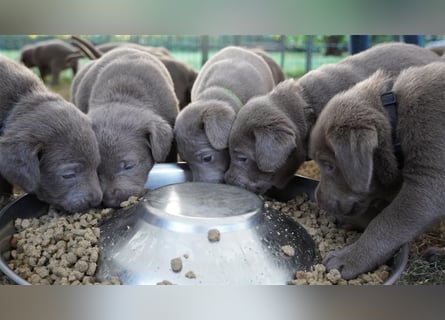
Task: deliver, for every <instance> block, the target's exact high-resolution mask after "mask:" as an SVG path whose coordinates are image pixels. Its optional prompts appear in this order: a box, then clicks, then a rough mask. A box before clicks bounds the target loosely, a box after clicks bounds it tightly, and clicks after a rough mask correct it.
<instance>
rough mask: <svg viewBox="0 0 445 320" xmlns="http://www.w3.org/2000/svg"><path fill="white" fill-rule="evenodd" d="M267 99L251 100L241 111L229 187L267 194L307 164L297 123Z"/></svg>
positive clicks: (227, 178)
mask: <svg viewBox="0 0 445 320" xmlns="http://www.w3.org/2000/svg"><path fill="white" fill-rule="evenodd" d="M271 103H272V102H271V101H270V100H268V99H267V98H266V97H258V98H254V99H252V100H250V101H249V102H248V103H247V104H246V105H245V106H244V107H243V108H241V110H240V111H239V112H238V115H237V118H236V120H235V122H234V124H233V126H232V130H231V132H230V138H229V150H230V166H229V169H228V171H227V172H226V175H225V181H226V182H227V183H229V184H233V185H238V186H241V187H244V188H246V189H248V190H250V191H253V192H256V193H264V192H266V191H267V190H268V189H269V188H271V187H272V186H276V187H278V188H282V187H284V186H285V185H286V183H287V182H288V181H289V179H290V178H291V177H292V175H293V174H294V172H295V170H296V169H297V168H298V166H299V165H300V164H301V163H302V162H303V161H304V159H305V157H306V152H305V151H304V147H303V143H302V139H301V138H300V133H299V131H298V130H297V128H296V126H295V124H294V122H292V121H291V120H290V119H289V118H288V117H287V116H286V115H285V114H284V113H283V112H281V111H280V110H279V109H277V108H274V107H273V104H271Z"/></svg>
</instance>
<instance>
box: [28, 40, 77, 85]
mask: <svg viewBox="0 0 445 320" xmlns="http://www.w3.org/2000/svg"><path fill="white" fill-rule="evenodd" d="M78 52H79V51H78V50H77V48H75V47H73V46H72V45H70V44H69V43H66V42H65V41H62V40H59V39H54V40H46V41H40V42H37V43H36V44H33V45H27V46H24V47H23V48H22V50H21V53H20V62H22V63H23V64H24V65H25V66H27V67H28V68H33V67H37V68H38V69H39V72H40V77H41V78H42V80H45V77H46V76H48V75H51V85H57V84H58V83H59V77H60V72H62V71H63V70H65V69H68V68H71V69H72V71H73V75H75V74H76V73H77V69H78V64H79V58H81V56H79V57H77V58H72V59H67V58H68V57H69V56H70V55H72V54H75V53H78Z"/></svg>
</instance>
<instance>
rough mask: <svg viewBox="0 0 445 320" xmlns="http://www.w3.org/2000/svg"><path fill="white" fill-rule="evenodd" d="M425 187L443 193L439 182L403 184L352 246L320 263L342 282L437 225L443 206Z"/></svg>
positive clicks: (368, 269)
mask: <svg viewBox="0 0 445 320" xmlns="http://www.w3.org/2000/svg"><path fill="white" fill-rule="evenodd" d="M425 186H431V188H428V190H444V186H443V183H440V182H437V183H436V184H435V183H433V182H431V181H428V182H426V181H423V183H417V184H414V183H412V182H411V183H407V182H405V184H404V185H403V187H402V189H401V190H400V192H399V194H398V195H397V197H396V198H395V199H394V201H393V202H392V203H391V204H390V205H388V206H387V207H386V208H385V209H384V210H383V211H382V212H381V213H380V214H379V215H377V216H376V217H375V218H374V219H373V220H372V221H371V222H370V224H369V225H368V227H367V228H366V229H365V231H364V232H363V234H362V235H361V237H360V238H359V239H358V240H357V241H356V242H355V243H353V244H351V245H349V246H346V247H344V248H342V249H340V250H336V251H333V252H330V253H329V254H328V255H327V257H326V258H325V260H324V261H323V263H324V264H325V265H326V267H327V269H328V270H331V269H338V270H339V271H340V273H341V275H342V276H343V278H344V279H352V278H354V277H356V276H357V275H359V274H361V273H364V272H368V271H371V270H373V269H374V268H376V267H378V266H379V265H381V264H383V263H385V262H386V261H387V260H388V259H389V258H390V257H391V256H392V255H393V254H394V253H395V251H396V250H397V249H399V248H400V247H401V246H402V245H404V244H405V243H407V242H409V241H411V240H412V239H414V238H415V237H416V236H417V235H419V234H420V233H421V232H423V231H424V230H425V229H426V228H427V227H428V226H430V225H431V224H432V223H434V222H437V221H438V219H439V218H440V216H441V215H443V209H444V207H445V204H444V201H443V199H441V196H440V195H438V196H435V195H432V194H428V193H427V191H426V190H425Z"/></svg>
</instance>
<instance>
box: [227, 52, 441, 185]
mask: <svg viewBox="0 0 445 320" xmlns="http://www.w3.org/2000/svg"><path fill="white" fill-rule="evenodd" d="M438 60H440V58H439V57H438V56H437V55H436V54H434V53H433V52H431V51H430V50H428V49H425V48H421V47H419V46H416V45H412V44H404V43H386V44H380V45H377V46H374V47H372V48H370V49H368V50H366V51H364V52H361V53H358V54H356V55H352V56H349V57H347V58H345V59H343V60H342V61H341V62H339V63H337V64H328V65H324V66H321V67H320V68H318V69H316V70H313V71H311V72H309V73H307V74H306V75H304V76H303V77H301V78H300V79H298V80H293V79H288V80H285V81H284V82H282V83H280V84H279V85H278V86H277V87H276V88H275V90H273V91H272V92H270V93H269V94H267V95H265V96H262V97H257V98H254V99H251V100H250V101H249V102H248V103H247V104H246V105H245V106H244V107H243V108H242V109H241V110H240V112H239V113H238V115H237V117H236V119H235V122H234V123H233V127H232V130H231V132H230V138H229V149H230V159H231V161H230V167H229V169H228V170H227V172H226V175H225V180H226V182H227V183H229V184H234V185H238V186H241V187H244V188H246V189H248V190H251V191H254V192H257V193H264V192H266V191H267V190H269V189H270V188H271V187H277V188H283V187H284V186H285V185H286V184H287V182H288V181H289V179H290V178H291V177H292V176H293V174H294V173H295V171H296V170H297V169H298V167H299V166H300V165H301V164H302V163H303V162H304V161H305V160H306V159H307V158H308V157H307V141H308V136H309V133H310V131H311V129H312V126H313V124H314V122H315V120H316V118H317V116H318V114H320V112H321V110H322V109H323V107H324V106H325V105H326V103H327V102H328V101H329V99H331V98H332V97H333V96H334V95H335V94H336V93H338V92H341V91H343V90H346V89H348V88H349V87H351V86H352V85H354V84H356V83H357V82H360V81H361V80H364V79H366V78H367V77H369V76H370V75H371V74H372V73H373V72H375V71H376V70H377V69H379V68H382V69H384V70H386V71H387V72H389V73H390V74H392V75H396V74H398V73H399V72H400V71H401V70H403V69H405V68H407V67H409V66H415V65H425V64H427V63H430V62H433V61H438Z"/></svg>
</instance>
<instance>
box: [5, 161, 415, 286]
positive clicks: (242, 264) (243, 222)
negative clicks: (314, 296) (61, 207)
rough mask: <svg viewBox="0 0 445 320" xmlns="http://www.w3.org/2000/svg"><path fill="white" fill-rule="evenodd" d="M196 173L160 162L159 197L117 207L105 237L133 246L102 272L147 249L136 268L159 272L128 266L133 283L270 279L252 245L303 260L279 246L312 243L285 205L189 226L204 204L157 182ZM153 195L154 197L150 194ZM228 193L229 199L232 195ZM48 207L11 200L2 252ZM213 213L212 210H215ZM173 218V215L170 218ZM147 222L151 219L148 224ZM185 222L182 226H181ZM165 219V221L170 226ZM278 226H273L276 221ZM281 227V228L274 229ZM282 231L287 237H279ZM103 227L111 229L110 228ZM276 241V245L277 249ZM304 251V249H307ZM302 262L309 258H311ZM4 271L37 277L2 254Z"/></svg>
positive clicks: (400, 256)
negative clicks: (214, 229) (184, 201)
mask: <svg viewBox="0 0 445 320" xmlns="http://www.w3.org/2000/svg"><path fill="white" fill-rule="evenodd" d="M189 177H190V174H189V172H188V169H187V166H186V165H185V164H181V163H180V164H156V165H155V167H154V168H153V169H152V170H151V172H150V174H149V176H148V180H147V183H146V188H147V189H149V190H152V191H150V192H149V193H148V194H151V196H148V194H147V197H146V199H145V200H144V201H143V202H141V203H140V204H138V205H135V206H133V207H130V208H128V209H122V210H119V212H118V213H116V214H119V215H120V217H119V218H114V219H115V220H114V221H115V223H112V220H109V221H108V222H107V223H108V224H110V226H112V227H110V228H111V229H113V230H115V231H114V232H115V234H114V235H113V237H111V236H110V237H109V238H107V239H108V240H107V239H106V238H103V244H104V245H107V246H109V249H110V252H113V251H114V252H117V250H116V248H118V247H119V246H127V248H126V249H125V250H122V253H123V252H126V253H125V254H120V255H119V254H118V255H117V256H116V257H114V258H110V257H112V255H110V256H109V259H110V261H112V260H113V259H115V260H116V261H115V262H113V263H111V262H110V261H109V262H110V263H104V264H103V267H100V272H101V274H102V276H104V277H106V276H107V273H109V272H110V271H111V269H112V268H118V269H119V268H121V267H120V266H121V263H122V261H124V262H123V263H126V264H129V265H132V261H135V260H138V259H139V258H138V257H139V256H140V255H145V254H148V255H152V256H153V259H152V262H150V263H147V265H145V266H138V267H137V268H136V267H134V268H136V270H135V271H138V270H139V268H143V269H144V270H146V268H151V267H154V270H155V272H152V273H147V274H146V276H144V277H140V278H138V277H135V276H133V277H131V276H130V273H129V272H127V275H126V277H127V279H128V280H127V282H128V283H153V282H155V281H158V279H160V280H159V281H162V280H169V281H171V282H172V283H181V284H182V283H184V284H191V285H195V284H206V283H207V282H206V281H213V283H216V281H220V282H219V283H221V282H223V281H226V280H225V279H228V278H229V277H231V280H230V281H231V282H230V283H234V284H238V283H240V284H242V283H266V280H267V281H270V280H268V279H269V278H268V277H269V275H270V273H269V272H268V271H267V270H269V269H267V268H277V266H276V265H273V263H272V264H267V265H266V266H265V267H262V268H259V263H260V262H258V261H259V260H257V258H252V259H251V260H249V261H246V260H245V259H244V260H243V258H241V259H240V258H239V255H238V253H239V251H243V253H244V254H245V253H246V252H247V253H249V251H252V252H255V251H256V252H260V253H263V254H264V252H268V251H270V254H271V255H273V256H274V257H275V258H277V259H275V260H274V259H270V261H279V259H278V258H280V259H282V260H281V261H283V260H285V261H287V263H292V264H294V263H295V262H293V261H291V259H289V257H285V256H283V254H282V252H281V251H277V250H276V248H277V247H278V246H279V245H283V244H285V242H289V243H292V244H294V243H305V240H304V237H303V238H298V236H297V235H298V234H305V233H304V232H302V233H299V231H298V227H297V229H296V232H293V233H292V232H290V233H289V230H291V229H292V228H294V227H295V225H294V224H292V222H290V221H288V218H287V217H286V216H284V215H283V214H281V213H280V212H264V211H263V210H264V209H263V208H261V209H258V206H253V209H252V210H253V211H250V210H247V209H246V210H245V211H242V210H240V214H239V215H237V214H228V215H227V216H226V217H227V218H229V219H232V221H231V223H227V224H226V225H224V224H221V223H220V222H221V220H222V221H228V220H225V219H223V217H224V214H225V213H221V212H219V213H218V211H215V213H214V214H213V215H211V213H209V215H210V217H207V219H204V220H207V222H203V221H201V222H200V223H199V224H197V225H198V226H200V227H199V228H196V227H193V228H189V227H186V228H183V227H184V225H186V224H187V221H189V220H197V219H198V220H199V219H201V218H202V217H200V216H199V215H202V214H203V213H204V211H202V212H201V214H198V213H197V212H198V211H190V210H185V209H183V208H185V206H184V207H183V206H176V208H178V207H179V208H181V209H180V211H177V210H176V211H175V210H173V208H174V206H171V207H170V208H168V210H167V209H166V207H165V203H166V202H165V201H164V200H166V199H167V198H164V200H162V201H160V200H159V198H158V197H159V196H161V195H160V193H161V191H159V194H158V191H156V190H154V189H155V188H159V187H162V186H167V185H174V184H177V183H181V182H186V181H188V180H189ZM316 184H317V181H315V180H311V179H307V178H304V177H300V176H295V177H294V178H293V179H292V181H291V182H290V183H289V184H288V185H287V186H286V188H285V189H283V190H272V191H271V192H270V193H269V195H270V196H272V197H274V198H276V199H277V200H280V201H286V200H288V199H290V198H292V197H294V196H296V195H298V194H301V193H302V192H305V193H307V194H308V195H309V196H310V197H312V199H313V191H314V189H315V187H316ZM184 185H188V184H184ZM175 188H176V187H175ZM175 188H172V189H171V191H170V192H167V193H166V194H168V193H170V195H169V196H167V195H166V194H164V197H170V198H169V199H170V200H172V199H173V198H172V197H173V196H172V194H174V192H173V191H172V190H175ZM180 188H182V187H180ZM161 189H162V188H161ZM161 189H159V190H161ZM186 189H187V188H186ZM201 191H202V190H201ZM175 192H176V191H175ZM181 192H182V191H181ZM162 193H163V192H162ZM202 193H204V192H202ZM240 194H242V193H240ZM150 198H151V200H148V199H150ZM200 198H201V200H200V201H207V200H209V199H210V197H205V196H203V197H200ZM241 198H243V197H241ZM222 200H223V201H226V200H227V199H222ZM255 201H256V200H255ZM255 201H253V202H255ZM173 202H174V201H173ZM177 203H178V202H177ZM190 205H193V206H194V205H195V204H193V203H190ZM149 208H150V210H152V212H155V213H150V215H153V216H154V217H156V210H161V211H167V212H168V215H169V216H168V219H167V220H165V219H164V220H162V219H160V220H157V222H153V221H152V222H150V219H147V215H148V214H147V212H148V209H149ZM47 210H48V205H47V204H44V203H42V202H40V201H39V200H38V199H36V198H35V196H33V195H29V194H27V195H24V196H22V197H20V198H18V199H16V200H15V201H13V202H11V203H10V204H9V205H7V206H5V207H4V208H3V209H2V210H1V211H0V252H1V253H3V252H5V251H6V250H8V249H9V240H10V237H11V235H12V234H13V233H14V226H13V221H14V220H15V219H16V218H19V217H20V218H29V217H38V216H40V215H43V214H45V213H46V211H47ZM255 210H257V211H255ZM158 214H159V213H158ZM205 215H206V216H207V214H205ZM156 219H157V218H156ZM156 219H155V220H156ZM212 219H214V220H213V221H214V222H217V221H219V222H218V223H219V224H215V225H219V228H221V240H220V241H219V242H216V243H212V242H209V241H208V239H207V232H206V231H205V230H206V229H207V227H208V226H210V225H211V224H212V223H210V222H209V221H211V220H212ZM162 221H164V222H162ZM165 221H168V222H167V223H165ZM171 221H176V222H175V223H173V224H172V223H170V222H171ZM264 221H266V222H267V223H264ZM178 222H179V224H178ZM289 223H290V225H289ZM105 225H106V223H105V224H104V226H105ZM147 225H148V226H150V227H149V228H148V229H147ZM178 225H179V226H180V227H179V228H178ZM119 226H120V227H119ZM160 226H162V228H161V227H160ZM234 226H237V227H234ZM241 226H242V227H241ZM271 226H272V227H273V228H271ZM249 228H250V229H249ZM143 229H146V230H151V229H153V230H159V229H161V230H162V235H161V234H158V236H157V237H156V238H150V239H151V240H150V241H148V242H147V243H146V242H141V241H139V239H138V237H142V238H143V237H148V236H149V235H150V234H151V231H146V232H142V233H141V232H139V233H138V230H143ZM253 229H255V230H256V232H257V235H262V236H258V237H257V238H251V239H250V240H249V241H245V240H246V238H245V236H244V235H242V234H243V233H245V232H247V231H248V230H253ZM198 230H199V231H198ZM108 233H110V231H108ZM273 233H276V234H275V235H274V234H273ZM278 233H279V234H280V236H281V237H277V234H278ZM103 234H105V232H104V233H103ZM184 234H185V235H189V236H191V238H190V241H191V242H192V244H193V246H188V245H186V243H185V242H184V241H182V235H184ZM229 234H231V236H228V235H229ZM285 235H287V236H285ZM294 237H296V238H294ZM113 238H114V239H115V241H114V242H113V241H111V240H112V239H113ZM116 239H117V240H116ZM124 239H125V241H124ZM270 239H272V240H270ZM107 241H109V242H107ZM138 243H139V244H141V243H142V244H144V246H143V248H141V247H138V246H137V245H136V244H138ZM113 248H115V249H113ZM190 248H193V249H190ZM265 248H267V250H264V249H265ZM270 248H274V249H273V250H270ZM144 250H146V251H144ZM408 251H409V249H408V245H405V246H403V247H402V248H401V249H400V250H399V252H398V253H397V254H396V255H395V256H394V258H393V259H391V261H389V264H390V265H391V266H392V272H391V275H390V277H389V278H388V279H387V281H386V282H385V284H386V285H390V284H394V283H395V282H396V281H397V280H398V279H399V278H400V276H401V274H402V272H403V270H404V269H405V267H406V263H407V259H408ZM222 252H224V255H223V256H222V254H221V253H222ZM297 252H298V250H297ZM299 254H301V252H300V253H299ZM311 254H312V253H309V254H303V256H305V257H306V258H307V257H311ZM157 255H159V256H163V257H164V258H162V259H164V260H162V262H161V258H158V257H157ZM184 255H186V256H187V258H185V257H184ZM221 256H222V258H221ZM247 256H248V255H247ZM176 257H182V262H183V268H182V271H181V272H179V273H174V272H173V271H172V270H171V269H170V260H171V259H173V258H176ZM203 257H208V258H207V259H208V262H206V263H203V262H200V259H201V258H203ZM283 258H284V259H283ZM212 259H213V260H212ZM286 259H287V260H286ZM118 261H121V262H118ZM302 263H304V261H303V262H302ZM136 265H137V264H134V266H136ZM215 265H216V267H215ZM229 266H230V267H229ZM255 266H256V267H255ZM211 267H213V268H217V267H224V268H223V270H224V271H223V272H222V273H223V274H222V275H221V276H220V275H217V276H213V277H211V276H210V275H208V273H206V272H207V270H209V269H208V268H211ZM246 268H253V269H254V270H255V276H254V277H253V276H252V277H250V278H249V280H248V281H246V279H245V278H244V277H241V276H239V277H238V276H237V275H238V274H239V275H244V274H245V270H246ZM282 268H283V269H285V268H287V265H286V264H282ZM261 269H262V270H261ZM0 270H1V271H2V272H3V273H5V274H6V275H7V276H8V277H9V278H10V279H11V280H13V281H14V282H15V283H17V284H29V283H28V282H27V281H26V280H24V279H22V278H21V277H20V276H18V275H17V274H15V273H14V272H13V271H12V270H11V269H9V267H8V266H7V264H6V262H5V261H4V260H3V256H0ZM130 270H131V269H130ZM187 271H193V272H194V273H195V274H196V279H188V278H186V277H185V273H186V272H187ZM124 276H125V275H124ZM207 279H208V280H207ZM288 280H289V277H287V278H286V279H284V277H283V280H280V283H285V282H286V281H288ZM277 281H278V280H277Z"/></svg>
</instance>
